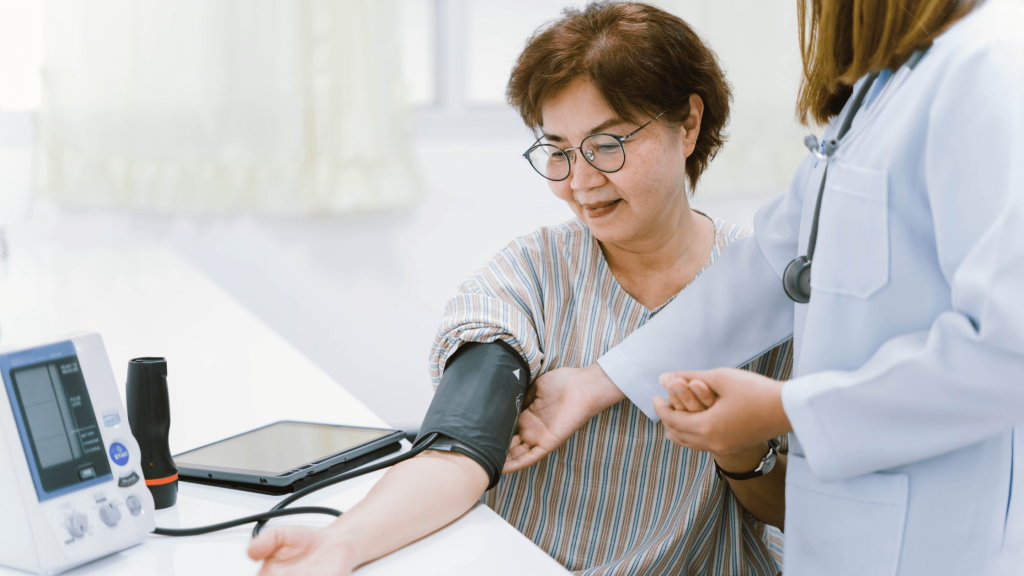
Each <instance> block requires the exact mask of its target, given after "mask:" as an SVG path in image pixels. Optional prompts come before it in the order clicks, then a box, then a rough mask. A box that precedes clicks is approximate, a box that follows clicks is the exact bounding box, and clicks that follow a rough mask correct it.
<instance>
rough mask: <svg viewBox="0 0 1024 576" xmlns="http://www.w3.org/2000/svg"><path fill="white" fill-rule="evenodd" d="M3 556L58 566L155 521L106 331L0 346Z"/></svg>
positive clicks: (16, 562)
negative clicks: (109, 354)
mask: <svg viewBox="0 0 1024 576" xmlns="http://www.w3.org/2000/svg"><path fill="white" fill-rule="evenodd" d="M0 372H2V375H3V390H4V392H5V394H3V395H2V396H4V397H6V399H5V398H4V397H0V510H2V511H3V513H2V514H0V565H3V566H9V567H12V568H18V569H21V570H28V571H31V572H36V573H39V574H56V573H59V572H63V571H64V570H67V569H70V568H73V567H75V566H78V565H80V564H84V563H86V562H89V561H91V560H95V559H97V558H100V557H102V556H106V555H108V554H112V553H114V552H117V551H119V550H123V549H125V548H127V547H129V546H133V545H135V544H139V543H141V542H142V541H144V540H145V539H146V535H147V534H148V533H149V532H152V531H153V529H154V527H155V526H154V520H153V511H154V507H153V497H152V495H151V494H150V493H149V490H148V489H147V488H146V483H145V480H144V479H143V476H142V467H141V464H140V456H141V454H140V451H139V446H138V444H137V443H136V441H135V439H134V437H133V436H132V433H131V430H130V429H129V427H128V417H127V414H126V413H125V409H124V405H123V404H122V403H121V396H120V394H119V393H118V387H117V382H116V380H115V379H114V373H113V371H112V370H111V368H110V361H109V360H108V359H107V353H106V350H105V349H104V347H103V340H102V339H101V338H100V336H99V334H94V333H82V334H75V335H72V336H69V337H66V338H64V339H61V340H57V341H51V342H48V343H44V344H42V345H37V346H33V347H20V348H12V347H2V348H0Z"/></svg>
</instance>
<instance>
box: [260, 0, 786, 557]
mask: <svg viewBox="0 0 1024 576" xmlns="http://www.w3.org/2000/svg"><path fill="white" fill-rule="evenodd" d="M508 96H509V100H510V102H511V103H512V104H513V105H514V106H515V107H516V108H518V109H519V111H520V112H521V114H522V117H523V119H524V121H525V122H526V123H527V125H529V126H531V127H532V128H535V129H536V130H537V131H538V132H539V138H538V140H537V141H536V142H535V143H534V144H533V145H532V146H531V147H530V149H529V150H528V151H527V153H526V154H524V156H525V157H526V158H527V160H528V161H530V163H531V164H532V165H533V167H534V168H535V169H536V171H537V172H538V173H539V174H540V175H541V176H543V177H544V178H545V179H546V181H547V183H548V185H549V186H550V187H551V190H552V192H553V193H554V194H555V195H556V196H558V197H559V198H561V199H562V200H564V201H565V202H566V203H567V204H568V205H569V207H570V208H571V209H572V211H573V212H574V213H575V215H576V218H575V219H573V220H570V221H569V222H566V223H564V224H562V225H560V226H556V227H552V228H542V229H540V230H538V231H536V232H534V233H532V234H530V235H528V236H524V237H521V238H519V239H516V240H515V241H513V242H512V243H511V244H510V245H509V246H508V247H507V248H505V249H504V250H502V251H501V252H500V253H499V254H497V255H496V256H495V257H494V258H493V259H492V260H491V261H490V262H489V263H488V264H487V265H486V266H484V267H483V268H482V269H481V270H480V271H479V272H477V273H476V274H474V275H473V276H472V277H470V278H469V279H468V280H467V281H466V282H465V283H464V284H463V285H462V287H461V288H460V290H459V292H458V294H457V295H456V296H455V297H454V298H453V299H452V300H451V301H450V302H449V304H448V307H447V309H446V312H445V318H444V320H443V322H442V326H441V329H440V331H439V333H438V337H437V339H436V340H435V342H434V347H433V350H432V353H431V373H432V377H433V378H434V381H435V383H436V382H439V381H440V378H441V375H442V372H443V371H444V368H445V364H446V362H447V361H448V360H449V359H450V358H452V356H453V354H454V353H455V352H456V351H457V350H458V349H459V348H460V346H462V345H463V344H465V343H470V342H493V341H495V340H501V341H503V342H505V343H507V344H508V345H510V346H511V347H512V348H513V349H514V350H515V351H516V352H517V353H518V354H519V355H520V356H521V357H522V359H523V360H525V362H526V363H527V364H528V365H529V370H530V373H531V374H533V375H537V374H541V373H543V372H545V371H548V370H552V369H555V368H559V367H582V366H587V365H589V364H591V363H593V362H594V361H595V360H596V359H597V358H598V357H599V356H600V355H601V354H603V353H604V352H605V351H607V350H608V349H610V348H611V347H613V346H614V345H615V344H617V343H618V342H620V341H621V340H622V339H623V338H625V337H626V336H627V335H629V334H630V333H631V332H633V331H634V330H636V329H637V328H639V327H640V326H642V325H644V323H646V322H647V321H648V320H649V319H650V318H652V317H654V316H655V315H656V314H658V312H659V311H660V310H661V309H662V307H663V306H665V304H666V303H668V302H669V301H671V300H672V299H673V298H674V297H675V295H676V294H678V293H679V292H680V291H681V290H683V289H684V288H685V287H686V285H687V284H689V283H690V282H691V281H692V280H693V279H694V278H695V277H696V276H697V275H698V274H700V273H701V271H702V270H704V269H705V268H707V267H708V266H710V265H711V264H712V263H714V261H715V259H716V258H717V257H718V256H719V254H721V252H722V251H723V250H725V249H726V248H727V247H728V245H729V244H730V243H731V242H732V241H733V240H735V239H737V238H739V237H740V236H742V235H743V234H744V232H743V231H742V230H741V229H740V228H738V227H736V226H733V225H730V224H727V223H725V222H721V221H715V220H712V219H710V218H708V217H707V216H705V215H703V214H700V213H698V212H695V211H693V210H691V209H690V207H689V204H688V202H687V194H686V190H687V189H690V190H692V189H693V186H694V185H695V184H696V182H697V180H698V178H699V177H700V174H701V172H702V171H703V170H704V169H705V167H706V166H707V164H708V162H709V161H710V159H711V158H712V157H713V156H714V154H715V152H716V151H717V150H718V149H719V147H720V146H721V144H722V142H723V133H722V130H723V127H724V125H725V123H726V119H727V117H728V112H729V98H730V93H729V88H728V85H727V83H726V81H725V78H724V76H723V74H722V71H721V69H720V68H719V66H718V64H717V62H716V59H715V56H714V54H713V53H712V52H711V51H710V50H709V49H708V48H707V47H706V46H704V45H703V44H702V43H701V41H700V39H699V37H698V36H697V35H696V34H695V33H694V32H693V31H692V30H691V29H690V28H689V27H688V26H687V25H686V24H685V23H684V22H683V21H682V20H680V19H678V18H676V17H674V16H671V15H670V14H667V13H665V12H663V11H661V10H658V9H656V8H652V7H650V6H646V5H643V4H610V3H601V4H591V5H588V6H587V7H586V8H585V9H584V10H582V11H581V10H568V11H567V12H566V13H565V15H564V17H563V18H562V19H561V20H559V21H557V22H554V23H553V24H551V25H549V26H547V27H546V28H544V29H542V30H541V31H539V32H538V33H537V34H536V35H535V36H534V37H533V38H532V39H531V40H530V42H529V43H528V45H527V46H526V48H525V50H524V51H523V53H522V55H521V56H520V58H519V60H518V62H517V64H516V66H515V69H514V70H513V72H512V78H511V80H510V82H509V88H508ZM790 354H791V352H790V345H789V343H788V342H787V343H784V344H782V345H781V346H779V347H777V348H775V349H773V350H771V351H770V352H768V353H767V354H765V355H763V356H761V357H759V358H757V359H755V360H754V361H752V362H751V363H750V364H748V365H747V368H748V369H750V370H754V371H756V372H758V373H760V374H763V375H766V376H769V377H772V378H786V377H787V376H788V371H789V369H790V365H791V355H790ZM581 401H594V402H600V399H588V398H581ZM759 450H760V448H759V447H753V448H752V450H751V452H754V451H757V452H758V454H757V455H756V457H757V458H760V457H761V456H762V454H760V452H759ZM750 457H751V454H747V453H745V452H743V451H740V452H736V453H730V454H715V455H711V454H708V453H704V452H698V451H694V450H690V449H687V448H682V447H680V446H677V445H675V444H672V443H671V442H669V441H667V440H666V437H665V431H664V428H663V427H661V426H660V425H658V424H656V423H653V422H651V421H650V420H649V419H647V418H646V417H645V416H644V415H643V413H642V412H640V411H639V410H638V409H637V408H636V407H635V406H633V405H632V404H630V403H628V402H621V403H618V404H615V405H613V406H611V407H609V408H607V409H605V410H603V411H601V412H600V413H598V414H597V415H596V416H595V417H594V418H593V419H591V420H590V421H589V422H587V423H586V424H585V425H584V426H583V428H582V429H581V430H579V431H578V432H576V433H575V434H574V435H572V437H571V438H569V440H568V442H566V443H565V444H564V445H563V446H562V447H561V448H559V449H558V450H556V451H554V452H553V453H551V454H550V455H548V456H547V457H545V458H544V459H543V460H541V462H540V463H539V464H538V465H537V466H534V467H532V468H530V469H527V470H522V471H519V472H516V473H512V474H507V475H505V476H504V477H502V478H501V480H500V482H498V483H497V486H496V487H495V488H494V489H493V490H490V491H488V492H487V493H486V495H484V501H485V502H486V503H487V504H488V505H489V506H491V507H492V508H494V510H495V511H497V512H498V513H499V514H501V515H502V516H503V517H504V518H505V519H507V520H508V521H509V522H510V523H511V524H512V525H514V526H515V527H516V528H518V529H519V530H521V531H522V532H523V533H524V534H525V535H527V536H528V537H529V538H531V539H532V540H533V541H534V542H536V543H537V545H538V546H540V547H541V548H542V549H544V550H546V551H547V552H548V553H549V554H551V555H552V556H553V557H554V558H555V559H556V560H558V561H559V562H561V563H562V564H563V565H565V566H566V567H567V568H569V569H570V570H574V571H577V572H580V573H586V574H625V573H628V574H768V575H772V576H774V575H775V574H777V573H778V571H779V566H780V565H781V559H780V552H781V546H780V544H779V539H778V538H777V536H778V532H777V530H775V529H769V527H768V526H767V525H766V524H765V523H764V522H762V520H768V521H771V522H773V523H776V524H779V523H781V511H782V507H783V499H782V494H783V492H782V491H783V477H784V473H785V459H784V457H783V458H780V463H779V465H777V466H776V468H775V471H773V472H772V473H771V474H768V475H767V476H764V477H762V478H759V479H756V480H753V481H745V482H742V483H736V484H735V485H734V486H733V488H732V489H731V488H730V482H732V480H728V481H726V480H723V478H722V477H721V476H719V475H718V474H716V471H715V463H714V462H715V461H717V463H718V465H719V466H721V467H722V468H723V469H725V470H728V469H730V468H732V469H740V468H743V467H744V465H745V464H742V463H745V462H746V461H747V460H749V458H750ZM488 481H489V478H488V475H487V473H486V472H485V470H484V468H483V467H482V466H481V465H480V464H478V463H477V462H476V461H475V460H473V459H471V458H468V457H466V456H464V455H462V454H459V453H455V452H442V451H427V452H424V453H423V454H421V455H419V456H417V457H416V458H413V459H411V460H408V461H406V462H403V463H402V464H399V465H397V466H395V467H394V468H393V469H392V470H390V471H389V472H388V474H387V475H386V476H385V477H384V478H383V479H382V480H381V481H380V482H379V483H378V484H377V485H376V486H375V487H374V489H373V490H372V491H371V493H370V494H369V495H368V496H367V497H366V499H365V500H364V501H363V502H361V503H360V504H359V505H357V506H355V507H354V508H353V509H352V510H351V511H350V512H348V513H347V514H346V515H344V516H342V517H341V518H340V519H339V520H338V521H337V522H335V523H334V524H332V525H331V526H330V527H328V528H326V529H324V530H321V531H312V530H308V529H301V528H285V529H281V530H278V531H272V532H268V533H267V534H264V535H262V536H260V537H259V538H257V539H256V540H254V541H253V543H252V545H251V547H250V555H251V556H252V557H253V558H254V559H264V560H265V563H264V567H263V573H265V574H277V573H291V572H295V573H299V572H302V573H305V572H308V571H310V570H316V569H319V568H322V567H327V566H329V567H330V568H331V570H332V571H333V573H339V574H346V573H348V571H349V570H350V569H352V568H354V567H355V566H358V565H360V564H362V563H365V562H368V561H370V560H372V559H374V558H377V557H379V556H382V555H384V554H387V553H389V552H391V551H393V550H395V549H397V548H400V547H402V546H404V545H406V544H408V543H410V542H412V541H414V540H416V539H418V538H421V537H422V536H424V535H426V534H428V533H430V532H433V531H434V530H437V529H438V528H440V527H442V526H444V525H446V524H448V523H449V522H451V521H452V520H454V519H455V518H457V517H459V516H460V515H461V514H463V513H464V512H465V511H466V510H468V509H469V508H470V507H471V506H472V505H473V503H474V502H476V501H477V500H479V499H480V497H481V495H483V494H484V493H485V489H486V488H487V487H488ZM744 507H746V510H745V509H744ZM747 510H750V512H747ZM758 518H760V519H761V520H759V519H758ZM275 532H276V533H275Z"/></svg>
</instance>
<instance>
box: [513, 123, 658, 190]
mask: <svg viewBox="0 0 1024 576" xmlns="http://www.w3.org/2000/svg"><path fill="white" fill-rule="evenodd" d="M666 112H667V110H666ZM664 113H665V112H662V113H661V114H658V115H657V116H655V117H654V118H651V119H650V120H649V121H648V122H647V124H644V125H643V126H641V127H639V128H637V129H636V130H633V131H632V132H630V133H629V134H626V135H625V136H616V135H614V134H591V135H590V136H587V137H586V138H584V139H583V142H580V145H579V147H577V148H569V149H567V150H562V149H561V148H559V147H558V146H555V145H553V144H540V143H539V142H540V138H537V142H534V143H533V146H530V149H529V150H527V151H526V152H523V158H526V160H527V161H528V162H529V163H530V166H533V169H534V170H536V171H537V174H540V175H541V176H543V177H545V178H547V179H548V180H553V181H555V182H561V181H562V180H565V179H566V178H568V177H569V169H570V166H571V163H572V162H575V161H576V151H577V150H579V151H580V152H582V153H583V158H584V159H586V161H587V163H588V164H590V165H591V166H593V167H594V168H597V169H598V170H600V171H601V172H609V173H610V172H618V171H619V170H621V169H622V167H623V166H624V165H625V164H626V147H625V146H624V145H623V144H624V143H625V142H626V140H629V139H630V137H632V136H633V135H634V134H636V133H637V132H639V131H641V130H643V129H644V128H646V127H647V126H648V124H650V123H651V122H654V121H655V120H657V119H658V118H661V116H662V114H664ZM541 138H543V136H541Z"/></svg>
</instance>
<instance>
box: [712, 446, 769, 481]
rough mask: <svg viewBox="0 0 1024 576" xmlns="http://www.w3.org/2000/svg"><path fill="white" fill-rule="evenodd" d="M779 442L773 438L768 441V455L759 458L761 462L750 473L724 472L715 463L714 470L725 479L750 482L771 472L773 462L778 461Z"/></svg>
mask: <svg viewBox="0 0 1024 576" xmlns="http://www.w3.org/2000/svg"><path fill="white" fill-rule="evenodd" d="M778 450H779V442H778V440H775V439H774V438H773V439H771V440H769V441H768V454H766V455H765V457H764V458H761V462H759V463H758V464H757V468H754V469H753V470H751V471H750V472H726V471H725V470H722V467H721V466H719V465H718V462H717V461H716V462H715V470H718V473H719V474H721V475H722V476H725V477H727V478H732V479H733V480H750V479H751V478H759V477H761V476H764V475H765V474H767V473H769V472H771V471H772V468H775V461H776V460H777V459H778V453H779V452H778Z"/></svg>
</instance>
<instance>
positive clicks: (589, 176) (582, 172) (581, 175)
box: [569, 152, 607, 190]
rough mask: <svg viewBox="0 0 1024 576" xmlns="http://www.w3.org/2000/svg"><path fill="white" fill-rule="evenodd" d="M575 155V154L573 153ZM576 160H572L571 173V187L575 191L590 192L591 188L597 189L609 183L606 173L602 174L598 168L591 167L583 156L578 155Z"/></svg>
mask: <svg viewBox="0 0 1024 576" xmlns="http://www.w3.org/2000/svg"><path fill="white" fill-rule="evenodd" d="M573 154H574V155H575V152H573ZM576 156H577V157H578V158H579V161H577V160H576V158H570V160H571V162H572V171H571V173H570V175H569V176H570V178H569V185H570V186H571V187H572V189H573V190H588V189H590V188H596V187H598V186H601V185H602V184H604V183H605V182H606V181H607V178H606V177H605V175H604V172H601V171H600V170H598V169H597V168H594V167H593V166H591V165H590V162H587V160H586V159H585V158H583V157H582V155H581V154H580V155H576Z"/></svg>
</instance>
